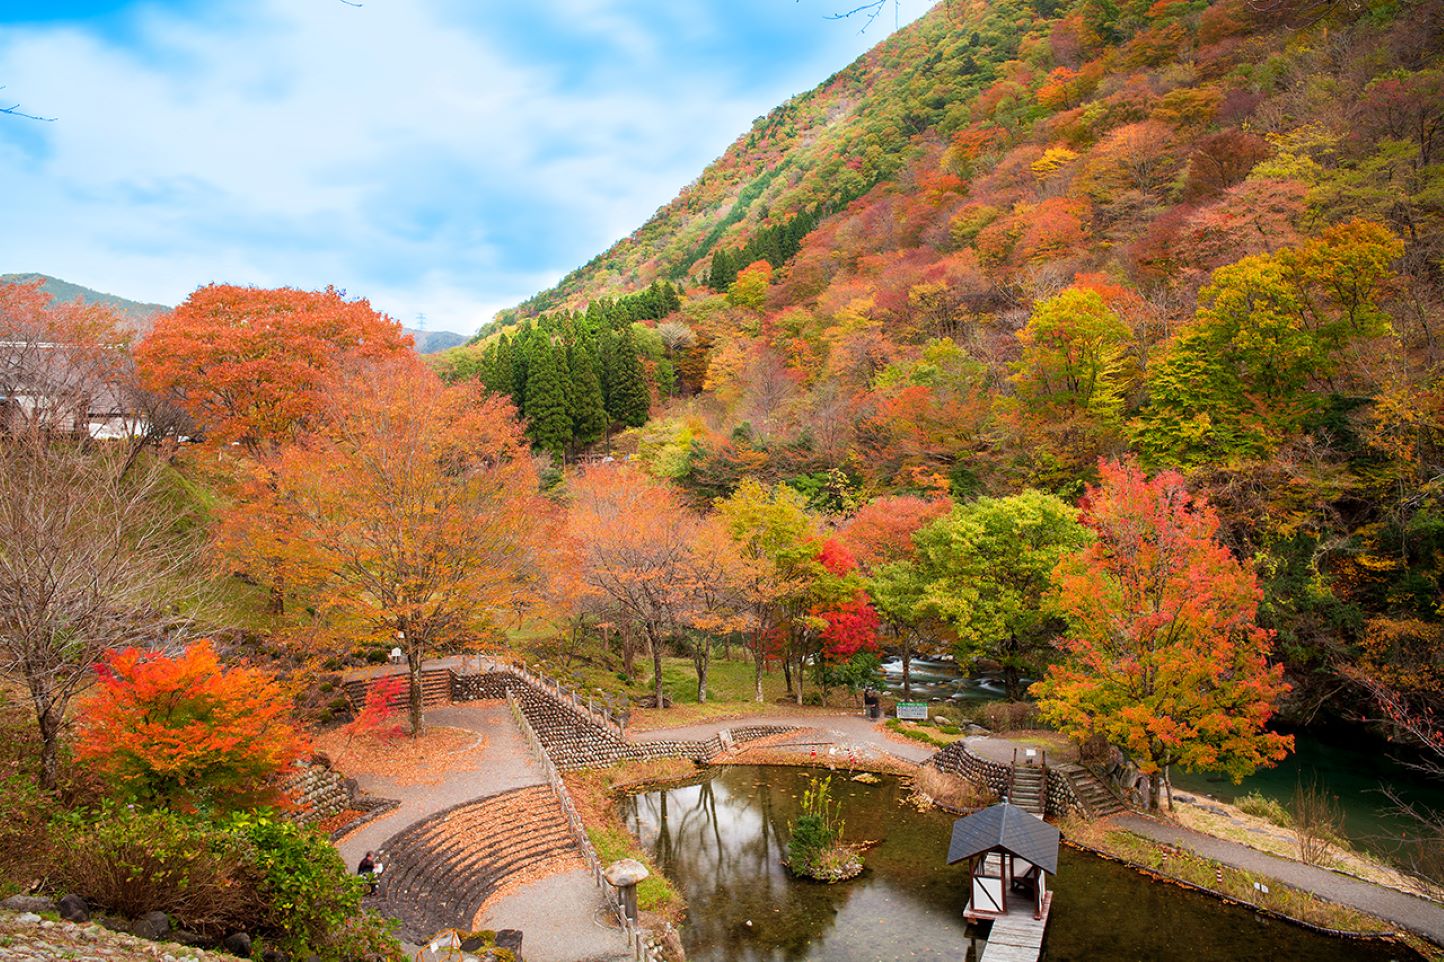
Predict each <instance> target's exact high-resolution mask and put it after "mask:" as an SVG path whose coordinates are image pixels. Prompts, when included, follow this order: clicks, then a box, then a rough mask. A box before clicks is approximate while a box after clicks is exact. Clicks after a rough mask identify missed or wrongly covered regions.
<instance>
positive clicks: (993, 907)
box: [948, 802, 1059, 921]
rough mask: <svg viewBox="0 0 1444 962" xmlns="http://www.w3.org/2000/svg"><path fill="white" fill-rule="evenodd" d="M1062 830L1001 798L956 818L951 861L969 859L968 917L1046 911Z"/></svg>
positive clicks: (1038, 915)
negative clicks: (999, 802) (990, 805)
mask: <svg viewBox="0 0 1444 962" xmlns="http://www.w3.org/2000/svg"><path fill="white" fill-rule="evenodd" d="M1058 837H1059V836H1058V830H1057V829H1056V828H1054V827H1053V826H1052V825H1049V824H1048V823H1047V822H1045V821H1043V820H1042V819H1041V818H1039V817H1038V816H1036V815H1033V814H1032V813H1030V812H1027V811H1024V810H1023V809H1021V808H1019V807H1018V806H1016V805H1010V804H1009V803H1007V802H1003V803H1001V804H999V805H994V806H993V807H992V808H985V809H983V810H982V811H981V812H974V813H973V814H972V815H968V816H966V817H965V818H960V819H958V820H957V821H956V822H954V823H953V838H952V843H951V844H950V845H949V846H948V864H949V865H954V864H956V863H958V862H961V861H964V860H967V861H968V863H969V873H968V874H969V886H968V907H967V908H966V909H964V910H963V915H964V917H965V918H967V919H968V920H969V921H980V920H983V919H999V918H1003V917H1004V916H1007V915H1009V914H1014V915H1017V914H1022V913H1024V912H1026V913H1027V914H1029V915H1031V916H1032V917H1033V918H1035V919H1042V918H1043V917H1044V915H1045V913H1046V909H1047V902H1048V892H1047V882H1046V876H1048V875H1057V874H1058Z"/></svg>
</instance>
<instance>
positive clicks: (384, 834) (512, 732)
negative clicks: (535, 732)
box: [336, 702, 546, 869]
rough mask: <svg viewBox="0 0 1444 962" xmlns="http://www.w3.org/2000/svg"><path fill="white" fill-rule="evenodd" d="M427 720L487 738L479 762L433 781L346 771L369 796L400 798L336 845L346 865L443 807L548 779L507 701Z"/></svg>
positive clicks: (432, 713) (449, 710)
mask: <svg viewBox="0 0 1444 962" xmlns="http://www.w3.org/2000/svg"><path fill="white" fill-rule="evenodd" d="M426 721H427V723H428V724H431V725H445V726H448V727H450V728H463V729H466V730H467V731H473V732H479V733H481V734H483V735H485V736H486V739H487V741H486V747H485V748H484V749H483V750H482V760H481V764H480V766H475V765H474V763H471V762H469V763H468V767H469V768H470V770H468V771H460V772H455V773H452V774H450V775H447V776H446V777H445V778H444V779H443V780H441V781H440V782H438V783H436V784H433V785H403V784H398V783H397V782H394V781H392V780H391V779H389V778H382V777H380V776H376V775H368V774H366V773H364V772H347V773H346V774H348V775H351V776H352V777H354V778H355V779H356V783H357V784H358V785H359V786H360V787H361V789H362V791H364V792H366V793H367V794H369V795H376V796H379V797H381V798H394V799H398V800H399V801H400V802H401V804H400V806H398V807H397V808H395V809H393V810H392V811H391V812H389V813H387V814H386V815H383V816H382V817H380V818H377V819H373V820H372V821H369V822H367V823H366V824H365V825H362V826H361V827H360V828H358V829H356V830H355V831H354V832H351V833H350V834H348V835H346V837H344V838H342V839H341V840H340V841H339V842H337V843H336V847H337V848H338V849H340V850H341V857H342V858H344V859H345V860H346V864H347V865H348V866H349V867H351V868H353V869H354V868H355V867H356V865H357V864H358V863H359V862H360V861H361V856H363V855H365V854H366V853H367V852H368V851H374V850H380V849H382V848H384V847H385V843H386V840H387V839H389V838H391V837H392V836H393V835H396V834H398V833H399V832H402V831H405V830H406V829H407V828H410V827H411V826H412V825H414V824H416V823H417V822H419V821H421V820H422V819H425V818H429V817H430V816H432V815H435V814H436V813H437V812H439V811H441V810H442V809H446V808H451V807H452V806H453V805H460V804H461V803H462V802H469V801H472V800H474V799H478V798H486V797H487V796H489V795H495V794H497V793H499V792H507V791H511V790H512V789H513V788H525V787H526V786H528V785H540V784H542V783H543V782H544V781H546V779H545V777H543V775H542V771H541V767H540V766H539V765H537V763H536V762H535V760H533V759H532V757H531V753H530V752H529V751H528V750H527V746H526V741H525V740H524V739H523V738H522V735H521V732H520V731H518V730H517V727H516V722H514V721H513V720H512V717H511V711H510V710H509V709H508V708H507V707H506V703H505V702H474V703H472V704H470V705H449V706H447V707H444V708H432V709H430V710H429V711H427V713H426Z"/></svg>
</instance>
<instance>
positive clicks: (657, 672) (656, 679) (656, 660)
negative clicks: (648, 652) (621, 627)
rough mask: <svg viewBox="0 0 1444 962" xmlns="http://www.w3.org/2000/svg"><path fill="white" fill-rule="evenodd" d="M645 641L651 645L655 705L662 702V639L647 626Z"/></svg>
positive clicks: (659, 706) (658, 705) (655, 631)
mask: <svg viewBox="0 0 1444 962" xmlns="http://www.w3.org/2000/svg"><path fill="white" fill-rule="evenodd" d="M647 641H648V642H649V643H650V644H651V646H652V692H653V694H654V696H655V697H656V699H657V707H658V708H661V707H662V705H663V704H664V701H663V695H662V639H661V638H659V637H658V636H657V629H656V628H655V627H654V626H652V625H648V626H647Z"/></svg>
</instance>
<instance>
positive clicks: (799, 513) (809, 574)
mask: <svg viewBox="0 0 1444 962" xmlns="http://www.w3.org/2000/svg"><path fill="white" fill-rule="evenodd" d="M716 507H717V514H718V516H719V517H720V518H721V520H722V523H723V525H725V526H726V529H727V531H728V533H729V534H730V535H731V537H732V539H733V541H734V542H736V544H737V547H738V554H737V561H736V563H735V564H733V565H732V566H730V568H729V569H728V571H727V573H726V574H727V577H728V578H729V579H730V580H731V583H732V584H733V586H734V590H735V591H736V593H737V594H738V596H739V597H740V599H741V604H742V611H743V614H744V615H745V618H746V623H747V631H748V634H749V636H750V637H749V640H748V647H749V648H750V649H751V650H752V658H753V669H754V670H753V697H754V698H755V699H756V700H757V701H758V702H761V701H762V700H763V695H762V674H763V670H764V668H765V667H766V663H767V656H768V654H769V653H770V650H771V648H772V646H773V645H774V644H775V643H776V642H777V641H778V640H779V639H780V637H781V636H782V635H784V634H786V633H787V632H788V631H789V629H790V621H791V619H792V618H794V617H796V616H797V615H798V614H799V613H800V612H801V611H802V610H803V609H804V607H805V605H806V593H807V591H808V589H809V588H810V587H811V585H812V582H813V580H814V579H815V577H816V575H817V571H818V567H819V566H818V563H817V549H818V544H817V531H816V526H815V522H814V521H813V519H812V518H811V517H810V516H809V515H808V513H807V508H806V505H805V504H804V503H803V499H802V496H801V495H800V494H798V493H797V492H796V491H794V490H792V489H791V488H788V487H785V486H783V485H778V486H777V487H774V488H768V487H767V486H766V485H763V484H762V483H761V482H759V481H757V480H755V479H752V478H749V479H746V480H744V481H743V482H742V483H741V484H740V485H738V487H737V490H736V491H734V492H733V493H732V494H731V495H730V496H728V497H726V498H723V499H721V500H719V501H718V502H717V506H716ZM788 674H789V675H790V674H791V667H790V664H789V666H788ZM800 681H801V680H800V679H798V683H799V684H798V687H799V688H800V687H801V685H800ZM797 697H798V699H799V702H800V700H801V695H800V694H799V695H798V696H797Z"/></svg>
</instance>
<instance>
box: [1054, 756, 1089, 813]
mask: <svg viewBox="0 0 1444 962" xmlns="http://www.w3.org/2000/svg"><path fill="white" fill-rule="evenodd" d="M1075 771H1080V772H1081V771H1082V769H1081V768H1079V767H1078V766H1077V765H1054V766H1052V767H1051V768H1049V769H1048V796H1047V798H1046V799H1045V800H1044V802H1043V804H1044V805H1045V806H1046V807H1045V809H1044V811H1046V812H1047V813H1048V814H1049V815H1051V816H1053V817H1054V818H1062V817H1063V816H1064V815H1067V814H1068V813H1069V812H1075V811H1076V812H1084V813H1086V812H1087V811H1088V808H1087V806H1085V805H1084V804H1083V800H1082V799H1080V798H1079V797H1078V793H1077V792H1076V791H1075V790H1074V788H1073V772H1075Z"/></svg>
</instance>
